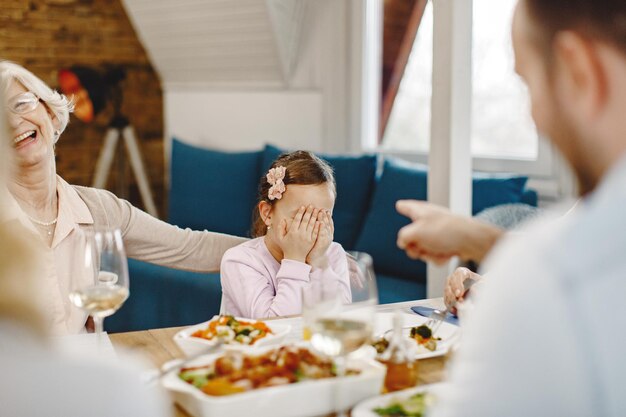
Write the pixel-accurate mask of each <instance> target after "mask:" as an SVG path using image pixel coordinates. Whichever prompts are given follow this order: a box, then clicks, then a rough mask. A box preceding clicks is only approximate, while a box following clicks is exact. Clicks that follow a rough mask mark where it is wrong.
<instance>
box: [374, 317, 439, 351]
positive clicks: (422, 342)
mask: <svg viewBox="0 0 626 417" xmlns="http://www.w3.org/2000/svg"><path fill="white" fill-rule="evenodd" d="M409 338H411V339H413V340H415V342H416V343H417V345H418V347H420V346H421V347H423V348H424V349H428V350H430V351H431V352H433V351H435V350H437V342H438V341H439V340H441V338H440V337H433V332H432V330H431V329H430V327H428V326H426V325H424V324H422V325H421V326H415V327H411V331H410V333H409ZM372 346H373V347H374V348H375V349H376V352H377V353H378V354H381V353H383V352H384V351H385V350H387V348H388V347H389V339H387V338H385V337H381V338H379V339H377V340H375V341H374V342H373V343H372Z"/></svg>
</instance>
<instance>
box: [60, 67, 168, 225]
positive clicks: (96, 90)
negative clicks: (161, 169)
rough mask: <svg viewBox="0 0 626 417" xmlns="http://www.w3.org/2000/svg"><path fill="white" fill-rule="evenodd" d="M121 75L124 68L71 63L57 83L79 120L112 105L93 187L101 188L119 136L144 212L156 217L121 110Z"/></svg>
mask: <svg viewBox="0 0 626 417" xmlns="http://www.w3.org/2000/svg"><path fill="white" fill-rule="evenodd" d="M125 77H126V73H125V71H124V70H123V69H122V68H119V67H114V68H110V69H108V70H106V71H104V72H99V71H97V70H95V69H93V68H89V67H81V66H73V67H70V68H67V69H62V70H60V71H59V85H60V89H61V91H62V92H63V93H64V94H66V95H68V96H72V97H73V99H74V102H75V109H74V115H75V116H76V117H77V118H78V119H79V120H82V121H83V122H86V123H89V122H91V121H92V120H93V119H94V117H95V115H96V114H98V112H100V111H101V110H102V109H103V108H104V107H105V105H106V103H107V102H111V103H112V105H113V111H114V114H113V117H112V118H111V121H110V123H109V126H108V128H107V131H106V134H105V136H104V143H103V144H102V149H101V151H100V156H99V157H98V162H97V163H96V170H95V174H94V179H93V186H94V187H96V188H104V187H105V185H106V181H107V178H108V176H109V173H110V172H111V165H112V163H113V159H114V157H115V153H116V149H117V147H118V142H119V139H120V137H122V138H123V140H124V144H125V145H126V151H127V153H128V157H129V161H130V165H131V167H132V170H133V174H134V175H135V179H136V181H137V186H138V187H139V193H140V195H141V199H142V201H143V204H144V206H145V208H146V211H147V212H148V213H150V214H151V215H153V216H154V217H158V212H157V209H156V205H155V204H154V199H153V197H152V191H151V190H150V183H149V181H148V176H147V175H146V170H145V168H144V165H143V162H142V158H141V151H140V149H139V146H138V144H137V138H136V136H135V130H134V129H133V127H132V125H131V124H130V123H129V121H128V118H126V117H125V116H124V115H123V114H122V113H121V106H122V100H123V90H122V87H121V85H120V84H121V82H122V81H123V80H124V78H125Z"/></svg>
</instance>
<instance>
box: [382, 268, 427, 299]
mask: <svg viewBox="0 0 626 417" xmlns="http://www.w3.org/2000/svg"><path fill="white" fill-rule="evenodd" d="M376 283H377V286H378V302H379V303H380V304H389V303H399V302H400V301H411V300H422V299H424V298H426V282H425V281H419V280H406V279H402V278H398V277H394V276H390V275H384V274H378V273H377V274H376Z"/></svg>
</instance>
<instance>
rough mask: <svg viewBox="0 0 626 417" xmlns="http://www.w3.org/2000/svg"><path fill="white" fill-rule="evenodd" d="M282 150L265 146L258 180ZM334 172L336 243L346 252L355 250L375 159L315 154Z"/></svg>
mask: <svg viewBox="0 0 626 417" xmlns="http://www.w3.org/2000/svg"><path fill="white" fill-rule="evenodd" d="M284 152H288V151H286V150H284V149H280V148H277V147H275V146H272V145H267V146H266V147H265V151H264V152H263V162H262V163H261V171H260V172H259V178H260V177H261V176H262V175H264V174H265V172H267V170H268V169H269V167H270V166H271V164H272V162H274V160H275V159H276V158H278V156H279V155H280V154H282V153H284ZM318 156H319V157H320V158H322V159H324V160H325V161H326V162H328V163H329V164H330V165H331V166H332V167H333V170H334V171H335V181H336V182H337V201H336V202H335V209H334V211H333V221H334V223H335V241H336V242H339V243H341V245H342V246H343V247H344V248H346V249H352V248H354V245H355V242H356V239H357V236H358V235H359V232H360V230H361V227H362V225H363V222H364V220H365V214H366V213H367V209H368V206H369V202H370V197H371V192H372V188H373V186H374V179H375V174H376V156H374V155H362V156H334V155H323V154H321V155H318Z"/></svg>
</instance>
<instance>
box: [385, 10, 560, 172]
mask: <svg viewBox="0 0 626 417" xmlns="http://www.w3.org/2000/svg"><path fill="white" fill-rule="evenodd" d="M516 2H517V0H498V1H493V0H474V10H473V51H472V60H473V70H472V79H473V100H472V135H471V136H472V154H473V155H474V157H475V158H477V159H475V167H476V168H478V169H486V170H492V169H494V170H495V169H497V168H496V166H497V167H498V168H502V166H503V164H501V163H500V164H496V165H494V164H493V163H492V164H489V163H487V164H486V165H489V166H490V167H491V168H483V167H481V164H480V162H479V161H481V160H493V159H499V160H510V161H511V163H510V164H504V166H505V167H506V168H505V169H504V170H508V171H512V170H522V171H523V170H525V169H524V168H520V167H522V166H525V167H527V166H528V163H534V164H535V165H536V164H537V163H539V162H541V161H540V160H544V159H545V155H543V156H542V155H541V154H542V153H545V152H547V153H549V152H550V148H549V147H548V146H545V144H542V143H541V142H540V141H539V139H538V135H537V132H536V129H535V126H534V124H533V122H532V119H531V116H530V104H529V98H528V96H527V92H526V89H525V86H524V84H523V83H522V81H521V79H520V78H519V77H518V76H517V74H515V71H514V58H513V50H512V45H511V35H510V32H511V20H512V16H513V10H514V7H515V4H516ZM432 50H433V7H432V2H430V3H429V4H428V6H427V8H426V11H425V14H424V17H423V19H422V23H421V25H420V28H419V30H418V33H417V37H416V39H415V42H414V45H413V48H412V51H411V56H410V58H409V62H408V64H407V67H406V70H405V73H404V77H403V80H402V82H401V84H400V88H399V91H398V95H397V96H396V99H395V103H394V106H393V109H392V112H391V115H390V118H389V122H388V125H387V128H386V131H385V137H384V138H383V143H382V148H383V149H384V150H390V151H391V150H393V151H396V150H403V151H413V152H419V153H427V152H428V148H429V140H430V101H431V92H432V86H431V82H432ZM486 162H488V161H486ZM542 163H544V164H545V161H544V162H542ZM510 167H516V168H513V169H511V168H510ZM526 170H528V169H526Z"/></svg>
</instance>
